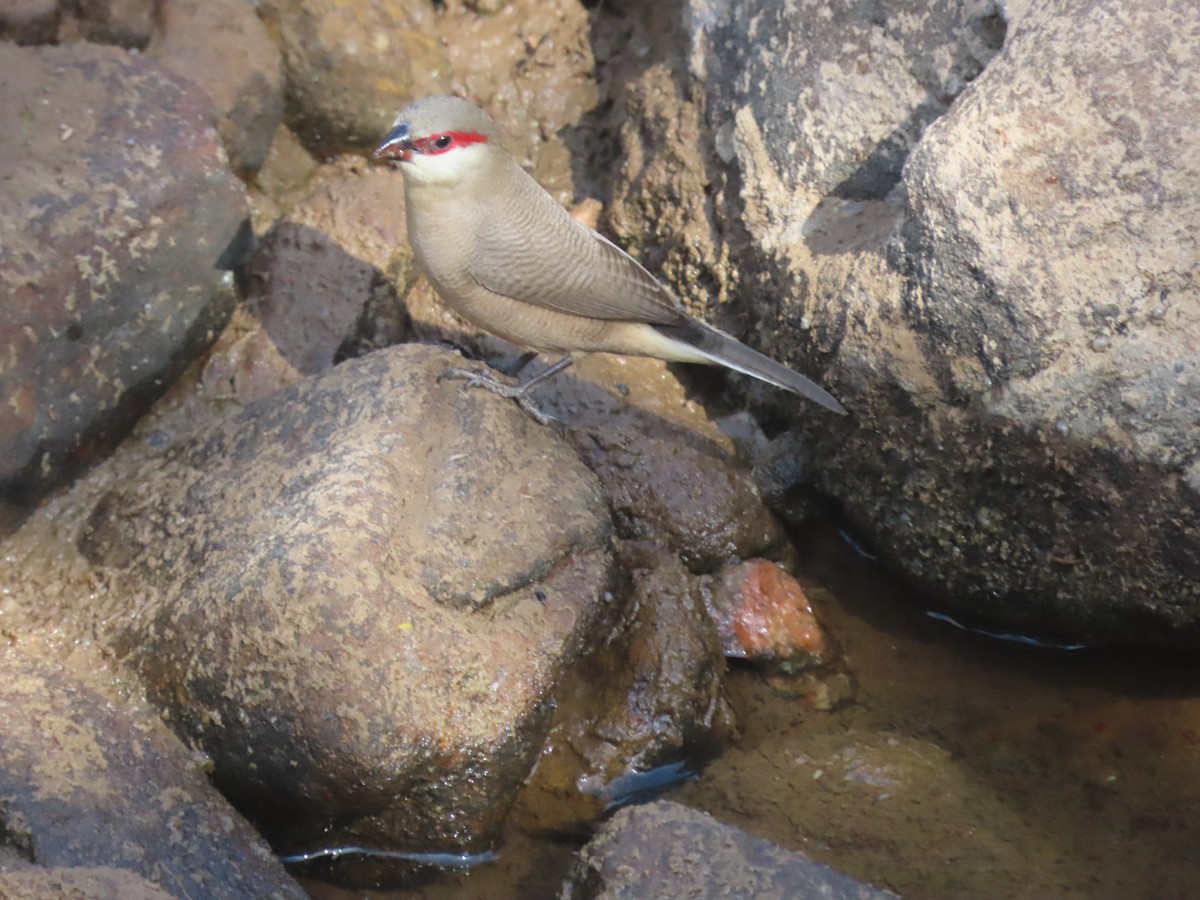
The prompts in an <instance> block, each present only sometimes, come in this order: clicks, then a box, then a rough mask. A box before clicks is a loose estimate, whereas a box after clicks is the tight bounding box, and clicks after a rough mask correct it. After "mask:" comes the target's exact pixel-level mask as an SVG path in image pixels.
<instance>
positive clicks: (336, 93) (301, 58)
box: [257, 0, 449, 152]
mask: <svg viewBox="0 0 1200 900" xmlns="http://www.w3.org/2000/svg"><path fill="white" fill-rule="evenodd" d="M257 9H258V14H259V15H260V16H261V17H262V18H263V21H264V22H265V23H266V25H267V28H268V29H269V30H270V31H271V33H272V34H273V36H274V37H275V40H276V41H277V43H278V44H279V46H280V48H281V49H282V51H283V64H284V74H285V78H286V84H287V103H286V112H285V115H286V117H287V122H288V126H289V127H290V128H291V129H292V130H293V131H295V132H296V134H298V135H299V136H300V138H301V139H302V140H303V141H304V143H305V144H306V145H307V146H308V147H310V148H313V149H314V150H316V151H318V152H330V151H336V150H341V149H348V148H358V149H363V148H367V147H373V146H375V145H376V144H377V143H378V142H379V140H380V138H381V137H382V136H383V135H384V134H385V133H387V130H388V128H389V127H390V126H391V124H392V120H393V119H394V118H395V117H396V112H397V111H398V110H399V109H400V108H401V107H402V106H404V105H405V104H406V103H407V102H409V101H410V100H414V99H416V98H417V97H423V96H426V95H427V94H440V93H445V83H446V80H447V76H448V74H449V66H448V64H447V61H446V58H445V55H444V52H443V50H442V48H441V47H440V46H439V45H438V43H437V41H436V40H435V39H434V28H435V25H434V19H435V15H436V14H435V12H434V9H433V7H432V5H431V4H428V3H425V2H423V0H404V2H395V3H387V4H381V3H371V2H349V3H348V2H345V0H263V2H262V3H259V4H258V5H257ZM367 86H369V89H367Z"/></svg>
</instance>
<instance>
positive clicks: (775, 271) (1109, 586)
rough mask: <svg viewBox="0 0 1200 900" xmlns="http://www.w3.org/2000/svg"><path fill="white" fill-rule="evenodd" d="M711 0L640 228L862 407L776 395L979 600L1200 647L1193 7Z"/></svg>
mask: <svg viewBox="0 0 1200 900" xmlns="http://www.w3.org/2000/svg"><path fill="white" fill-rule="evenodd" d="M824 7H825V5H824V4H822V8H824ZM922 8H924V5H922ZM688 9H689V19H688V27H689V29H690V30H689V36H690V41H691V45H690V46H691V51H692V52H691V56H690V59H689V68H688V70H687V71H686V72H685V71H682V70H676V71H673V72H672V71H670V70H667V69H664V68H663V67H657V68H653V69H650V70H648V71H647V72H646V73H645V74H644V75H643V76H642V77H640V78H639V79H637V80H636V81H634V82H633V83H632V84H631V85H630V87H629V89H628V91H627V93H626V96H625V99H626V102H625V104H624V110H623V115H624V116H625V119H624V124H623V126H622V128H621V132H620V133H621V137H622V140H623V143H624V146H625V147H626V148H627V149H628V151H629V154H630V161H631V162H630V164H629V165H627V166H626V168H625V169H624V170H623V173H622V175H621V176H620V177H619V178H618V184H617V192H616V200H617V204H616V209H615V211H614V215H613V217H612V221H613V223H614V225H615V226H617V227H618V228H619V229H621V230H622V231H623V234H624V237H625V238H626V239H628V240H629V241H630V242H632V243H634V244H635V245H650V244H652V243H653V242H655V241H662V242H663V250H662V251H661V252H660V254H659V256H658V261H660V262H661V268H662V269H663V270H664V272H665V273H666V274H667V275H668V276H669V277H670V278H671V280H672V281H673V282H675V283H677V284H679V285H680V286H681V292H682V293H683V294H684V295H685V296H686V297H687V298H688V299H689V302H690V303H692V304H693V305H694V306H695V307H696V308H697V309H699V310H702V309H704V308H705V307H706V306H708V305H710V304H712V309H711V310H710V312H709V315H710V316H711V317H712V318H715V319H717V320H720V319H722V318H725V317H727V316H728V313H727V312H726V309H727V308H731V307H736V308H737V309H738V311H739V312H740V313H741V315H742V316H743V317H744V321H745V322H747V323H748V324H747V325H743V327H742V331H743V332H745V333H747V334H748V337H749V338H750V340H751V341H752V342H753V343H757V344H759V345H760V346H762V347H763V348H764V349H767V350H768V351H771V352H773V353H774V354H775V355H778V356H780V357H782V358H784V359H786V360H788V361H790V362H792V363H793V364H795V365H797V366H798V367H800V368H805V369H807V370H808V371H810V372H811V373H813V374H815V375H817V376H818V377H820V378H821V379H822V380H823V381H824V382H825V383H827V384H828V385H829V386H830V387H831V389H832V390H833V391H834V393H836V394H838V395H839V396H840V397H841V399H842V400H843V401H845V402H846V405H847V406H848V407H849V408H850V410H851V412H852V413H853V415H852V417H851V418H850V419H849V420H848V421H839V422H832V421H829V420H828V419H826V418H819V417H815V416H812V415H810V414H807V413H809V412H810V411H808V410H805V409H802V408H800V407H798V406H797V405H795V404H794V403H793V402H792V401H790V400H789V398H786V397H779V396H777V395H769V394H767V393H765V392H764V391H763V390H762V389H759V388H754V389H753V390H754V391H755V392H756V393H755V396H757V398H758V400H759V402H760V403H764V404H770V405H771V406H773V407H774V408H775V410H776V412H777V413H781V414H782V415H783V416H785V417H786V418H787V419H788V420H790V421H791V423H792V425H793V426H794V427H795V428H796V429H797V430H798V432H799V433H800V434H801V435H802V436H803V438H804V440H805V442H806V443H807V445H808V447H809V448H810V455H809V459H808V464H807V465H806V466H805V469H804V473H803V474H804V477H806V478H808V479H810V480H811V481H812V482H813V483H815V484H817V485H819V486H820V487H821V488H822V489H823V490H824V491H826V492H827V493H829V494H831V495H833V496H834V497H835V498H837V499H838V500H839V501H840V502H841V504H842V507H843V509H844V510H845V512H846V513H847V514H848V516H849V518H850V520H851V521H852V522H853V523H854V525H855V526H856V527H857V528H858V529H859V530H860V531H861V533H862V534H863V535H864V536H865V537H866V539H867V540H868V541H869V542H870V543H871V544H872V545H873V546H874V547H875V548H876V549H877V550H878V551H879V552H880V553H881V554H882V555H883V556H885V557H886V558H887V559H888V560H889V562H891V563H892V564H893V565H894V566H895V567H896V568H897V569H898V570H899V571H901V572H903V573H904V574H905V575H906V576H908V577H909V578H911V579H912V580H913V581H914V582H915V583H916V584H918V585H919V586H920V587H921V589H922V591H923V593H924V594H925V595H926V596H927V597H929V598H930V599H931V600H932V601H933V602H934V603H935V604H937V605H941V606H943V607H945V608H947V609H948V610H950V611H953V612H954V613H955V615H957V616H959V617H961V618H963V619H964V620H966V621H968V622H972V623H983V622H991V623H1000V622H1002V623H1005V624H1006V626H1007V627H1008V628H1010V629H1025V630H1029V631H1032V632H1041V633H1059V634H1069V635H1072V636H1073V637H1075V638H1076V639H1084V640H1093V641H1112V640H1124V641H1128V640H1132V641H1152V642H1171V643H1187V644H1194V643H1195V642H1196V641H1197V640H1198V639H1200V587H1197V585H1200V577H1198V575H1200V524H1198V523H1200V516H1198V515H1197V513H1198V512H1200V474H1198V473H1200V468H1198V466H1197V463H1196V460H1197V459H1198V458H1200V435H1198V433H1197V429H1196V425H1195V410H1196V409H1197V408H1198V406H1200V387H1198V385H1200V375H1198V366H1200V364H1198V363H1197V362H1196V357H1195V354H1194V353H1193V352H1191V348H1192V347H1193V346H1194V345H1195V343H1196V341H1197V339H1198V338H1200V316H1198V315H1197V313H1196V309H1197V292H1198V290H1200V288H1198V286H1197V281H1196V275H1195V271H1194V269H1195V253H1194V242H1193V241H1192V238H1191V232H1192V231H1194V230H1195V227H1196V225H1197V222H1198V221H1200V204H1198V203H1197V201H1196V197H1197V196H1200V190H1197V187H1198V186H1200V165H1198V162H1197V156H1196V154H1194V153H1189V152H1187V149H1186V148H1190V147H1192V146H1194V145H1196V143H1197V142H1198V140H1200V134H1198V133H1197V123H1198V122H1200V107H1198V106H1197V103H1198V101H1197V99H1196V98H1197V97H1198V96H1200V92H1198V91H1197V90H1196V88H1197V82H1198V80H1200V78H1198V74H1200V51H1197V50H1196V47H1200V42H1198V41H1196V40H1194V38H1195V37H1196V25H1195V23H1194V21H1193V18H1192V17H1191V15H1190V7H1189V5H1188V4H1186V3H1183V2H1173V3H1165V4H1159V5H1156V6H1155V7H1154V8H1153V9H1152V8H1150V7H1146V6H1144V5H1137V4H1133V3H1130V2H1119V0H1108V2H1084V0H1078V2H1066V0H1063V2H1049V3H1044V4H1039V5H1033V6H1030V7H1029V8H1028V9H1027V10H1024V9H1022V10H1021V13H1022V14H1021V17H1020V19H1019V22H1018V23H1017V24H1015V25H1012V27H1011V29H1009V30H1007V31H1006V29H1005V27H1004V25H1005V23H1004V22H1003V20H1001V19H1000V18H998V16H997V10H996V9H994V8H991V7H990V6H986V5H980V6H978V7H963V8H962V9H961V10H960V11H959V12H957V13H955V14H954V15H947V16H943V17H940V18H939V17H936V16H925V15H915V14H910V13H914V11H913V10H908V11H907V12H905V10H904V9H900V10H897V11H893V10H892V8H891V6H889V7H888V8H887V9H886V10H884V9H880V8H876V7H874V6H869V5H863V4H844V5H840V6H838V7H836V8H834V9H833V10H827V11H826V12H823V13H822V14H821V15H817V13H816V11H815V6H814V5H811V4H810V5H807V6H806V5H803V4H799V5H797V4H791V5H787V6H785V5H783V4H777V3H771V2H765V0H764V2H762V3H755V4H751V5H750V7H749V8H741V7H739V11H738V13H737V14H736V15H734V14H733V12H732V7H728V6H726V5H724V4H710V3H702V2H699V0H697V2H694V3H692V4H690V5H689V8H688ZM1010 24H1011V23H1010ZM808 32H812V33H813V34H814V35H816V34H823V35H826V36H829V35H834V36H837V35H840V36H841V38H840V39H839V40H836V41H832V42H816V41H807V42H804V46H803V48H800V47H799V45H798V44H797V43H796V40H797V39H796V38H795V37H794V35H803V34H806V33H808ZM1002 35H1003V36H1005V38H1006V41H1005V44H1004V49H1003V51H1002V52H1000V53H999V55H996V56H995V57H994V58H992V54H993V53H994V51H995V47H996V45H997V44H998V43H999V38H1000V37H1001V36H1002ZM752 38H753V40H752ZM789 42H790V43H789ZM848 46H849V47H852V48H855V50H854V52H853V53H851V54H849V55H847V54H846V53H845V48H846V47H848ZM989 59H990V61H989ZM1114 60H1120V63H1119V65H1118V64H1117V63H1115V62H1114ZM984 66H986V68H982V67H984ZM981 68H982V74H978V73H979V72H980V70H981ZM738 72H741V73H742V74H741V75H739V76H737V77H732V76H731V77H725V76H726V75H731V73H738ZM976 74H978V77H977V78H975V79H974V80H973V81H971V80H970V79H971V78H972V77H973V76H975V75H976ZM768 75H769V77H768ZM814 78H815V79H816V80H818V81H819V82H820V83H821V84H822V85H824V88H823V90H821V91H819V92H818V91H808V90H806V89H800V88H798V89H797V91H792V92H786V91H785V92H777V91H775V90H774V89H773V88H772V87H771V86H777V85H779V84H793V83H794V84H796V85H799V86H802V85H803V84H805V83H807V81H808V80H811V79H814ZM968 82H969V83H968ZM897 92H898V94H899V96H900V97H901V98H902V99H903V102H902V103H901V104H899V105H896V104H895V103H894V102H893V100H892V97H893V96H894V95H896V94H897ZM689 95H690V96H694V98H695V99H694V100H692V99H689ZM846 98H858V99H862V98H867V99H869V100H871V102H870V103H867V104H866V105H863V104H862V103H859V102H858V101H857V99H856V102H854V103H849V102H844V101H846ZM889 103H890V104H892V107H894V108H892V109H891V111H890V112H888V109H889V107H888V104H889ZM852 112H855V113H856V115H854V116H851V113H852ZM939 115H940V118H937V116H939ZM847 117H849V118H847ZM910 151H911V153H910ZM906 154H907V159H906ZM901 164H903V168H901ZM901 175H902V177H901ZM655 197H659V198H661V197H666V198H668V200H666V201H662V200H654V199H653V198H655ZM674 197H678V198H679V199H677V200H671V199H670V198H674ZM655 203H657V204H658V206H655V205H654V204H655ZM647 223H652V224H649V225H648V224H647ZM649 228H653V229H654V231H649V230H648V229H649ZM726 304H728V306H727V305H726ZM822 372H824V374H823V375H822V374H821V373H822Z"/></svg>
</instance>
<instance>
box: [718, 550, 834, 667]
mask: <svg viewBox="0 0 1200 900" xmlns="http://www.w3.org/2000/svg"><path fill="white" fill-rule="evenodd" d="M706 599H707V601H708V609H709V613H710V615H712V617H713V620H714V621H715V622H716V626H717V634H718V635H719V636H720V638H721V646H722V649H723V650H724V653H725V655H726V656H732V657H737V658H739V659H750V660H754V661H757V662H766V663H769V664H770V665H772V666H774V667H776V668H778V669H780V670H782V671H784V672H796V671H800V670H803V669H810V668H814V667H816V666H820V665H822V664H824V663H827V662H829V649H828V647H827V646H826V641H825V634H824V632H823V630H822V628H821V625H820V623H819V622H817V619H816V616H814V615H813V610H812V606H811V604H809V602H808V598H807V597H805V596H804V589H803V588H802V587H801V586H800V583H799V582H798V581H796V579H795V578H793V577H792V576H791V575H789V574H788V573H787V572H786V571H785V570H783V569H782V568H780V567H779V566H778V565H777V564H776V563H773V562H771V561H770V560H766V559H752V560H747V561H746V562H744V563H737V564H735V565H731V566H727V567H726V568H724V569H723V570H722V571H721V572H720V573H719V574H718V575H717V577H716V578H715V579H714V581H713V584H712V589H711V590H710V591H708V592H706Z"/></svg>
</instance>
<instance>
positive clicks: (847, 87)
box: [686, 0, 1004, 218]
mask: <svg viewBox="0 0 1200 900" xmlns="http://www.w3.org/2000/svg"><path fill="white" fill-rule="evenodd" d="M686 16H687V22H688V26H689V38H690V40H691V55H690V58H689V67H690V70H691V74H692V76H693V77H694V78H695V79H696V80H697V81H701V82H703V83H704V85H705V88H706V93H707V114H708V120H709V124H710V126H711V127H712V128H713V130H714V133H715V135H716V150H717V153H718V154H719V155H720V156H721V157H722V159H723V160H724V161H725V162H727V163H728V162H733V161H735V160H737V158H738V157H739V156H740V155H741V154H743V153H744V152H745V148H743V147H739V146H738V143H739V141H740V140H741V138H740V137H739V136H738V135H737V133H736V132H737V130H738V127H739V126H738V125H737V123H736V121H735V120H736V119H737V118H738V117H743V118H746V119H752V120H753V121H754V122H755V123H757V126H758V127H759V128H760V129H761V132H762V142H763V145H764V147H765V148H766V153H767V156H768V157H769V160H770V164H771V165H772V166H773V167H774V168H775V169H776V170H777V171H778V172H779V173H780V176H781V179H782V181H783V185H782V187H783V189H784V190H785V191H788V192H797V193H798V194H800V195H801V197H803V196H804V195H809V197H811V196H812V195H813V194H814V193H815V194H817V195H818V196H822V197H828V196H834V197H843V198H846V199H852V200H854V199H857V200H863V199H878V198H882V197H884V196H886V195H887V193H888V192H889V191H890V190H891V189H892V187H893V186H894V185H895V184H896V182H897V181H899V179H900V167H901V166H902V165H903V163H904V160H905V158H906V157H907V156H908V152H909V150H910V149H911V147H912V146H913V145H914V144H915V143H916V142H917V140H919V139H920V136H921V133H922V131H923V130H924V129H925V127H926V126H928V125H929V123H930V122H932V121H933V120H934V119H936V118H937V117H938V116H940V115H941V114H942V113H944V112H945V110H946V108H947V107H948V106H949V104H950V103H951V102H952V101H953V100H954V98H955V97H957V96H958V94H960V93H961V92H962V90H963V88H964V87H965V85H966V84H968V83H969V82H971V81H972V80H973V79H974V78H975V77H976V76H978V74H979V73H980V72H981V71H982V70H983V67H984V66H985V65H986V64H987V63H988V61H989V60H990V59H991V58H992V57H993V56H994V55H995V53H996V51H997V50H998V49H999V48H1000V45H1001V43H1002V41H1003V37H1004V25H1003V21H1002V20H1000V19H999V17H998V16H997V14H996V10H995V6H994V4H991V3H987V2H973V3H961V2H958V0H934V2H929V0H900V2H887V3H883V2H878V0H875V2H867V3H842V4H834V5H832V7H831V5H830V4H829V3H826V2H822V0H799V2H793V3H786V4H785V3H780V2H778V0H752V2H749V3H743V2H731V0H691V2H689V3H688V4H687V10H686ZM745 164H746V161H738V165H745ZM801 202H803V201H801ZM779 215H780V216H781V218H782V217H786V216H787V211H786V210H780V211H779Z"/></svg>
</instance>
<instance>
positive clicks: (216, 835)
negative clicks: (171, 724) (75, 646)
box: [0, 641, 305, 900]
mask: <svg viewBox="0 0 1200 900" xmlns="http://www.w3.org/2000/svg"><path fill="white" fill-rule="evenodd" d="M0 672H2V677H0V731H2V732H3V734H4V741H3V742H2V743H0V795H3V797H4V804H3V809H2V810H0V829H2V830H3V833H4V836H5V839H6V842H7V843H11V844H13V845H15V847H16V848H17V850H18V852H20V853H21V854H22V856H23V857H24V858H25V859H26V860H28V861H29V862H32V863H37V864H38V865H39V866H48V867H85V868H93V867H114V868H115V869H124V870H128V871H129V872H130V873H132V874H135V875H140V876H141V877H142V878H144V879H146V880H147V881H148V882H150V884H153V885H156V886H158V887H159V888H161V889H162V890H164V891H166V892H167V893H168V894H169V895H173V896H201V895H203V896H207V897H213V896H221V897H230V898H235V897H242V898H247V900H249V898H255V897H279V898H295V900H300V898H302V897H304V896H305V895H304V892H303V891H302V890H301V889H300V887H299V886H298V885H297V884H296V883H295V882H293V881H292V879H291V878H290V877H289V876H288V875H287V873H286V872H285V871H284V869H283V866H282V865H280V864H279V862H277V861H276V859H275V857H274V855H273V854H272V853H271V850H270V848H268V847H267V846H266V844H265V843H264V842H263V841H262V839H261V838H260V837H259V836H258V835H257V834H256V833H255V832H254V830H253V829H252V828H251V827H250V825H249V824H248V823H247V822H246V821H245V820H244V819H243V818H242V817H241V816H239V815H238V814H237V813H235V812H234V811H233V810H232V809H231V808H230V807H229V805H228V803H227V802H226V801H225V800H224V798H222V797H221V796H220V795H219V794H218V793H217V792H216V791H215V790H213V788H212V787H211V785H209V783H208V780H207V779H206V778H205V776H204V773H203V771H202V770H201V761H200V760H199V759H198V758H197V757H196V756H195V755H194V754H192V753H190V752H189V751H188V750H187V749H186V748H184V746H183V745H182V744H180V742H179V741H178V740H176V738H175V737H174V736H173V735H172V734H171V733H170V732H169V731H168V730H167V729H166V728H165V727H164V726H163V724H162V722H161V721H160V720H159V718H158V716H157V715H156V714H155V713H154V712H153V711H151V710H146V709H142V710H141V711H134V710H132V709H125V708H123V707H121V706H120V705H118V704H116V703H114V702H113V701H112V699H111V698H109V697H106V696H104V695H103V694H101V693H100V692H99V691H97V690H96V689H95V688H93V687H91V686H89V685H87V684H85V683H84V682H83V681H82V680H80V678H79V677H78V676H77V675H75V674H73V673H72V672H71V670H70V669H68V668H65V667H64V666H62V665H60V664H57V663H53V662H50V661H48V660H46V659H45V658H42V657H40V656H39V655H38V653H37V648H35V647H27V648H21V647H18V646H13V645H10V644H9V642H8V641H5V643H4V646H3V647H0ZM31 871H36V870H25V871H24V873H17V874H9V875H5V876H0V895H3V896H21V897H26V896H38V893H37V891H39V890H42V889H43V888H46V886H47V885H50V884H53V879H54V876H53V874H52V873H47V872H46V871H45V870H43V871H42V872H41V873H40V874H39V875H38V877H36V878H35V877H34V876H33V875H32V874H30V873H31ZM76 871H78V870H76ZM59 877H60V878H61V877H62V876H59ZM4 879H10V880H8V881H5V880H4ZM64 880H65V882H66V884H65V885H64V893H63V894H56V895H54V896H68V897H73V896H81V897H84V896H96V895H95V894H88V893H86V890H87V889H88V888H87V884H88V879H80V880H78V881H75V887H74V888H71V887H70V882H71V881H72V879H71V878H66V879H64ZM91 880H92V882H93V884H94V885H102V884H104V883H109V884H114V885H115V884H120V883H121V880H120V879H119V876H118V875H117V873H116V872H115V871H113V869H110V870H109V871H108V873H107V874H105V873H103V872H102V871H101V872H93V876H92V879H91ZM124 883H126V884H127V885H129V886H130V887H131V893H130V894H129V896H138V894H137V893H136V892H135V891H136V890H137V889H139V888H138V880H137V879H132V880H131V879H125V882H124ZM22 884H26V885H27V886H28V887H29V888H30V889H31V890H32V891H33V893H32V894H26V893H15V894H8V893H7V891H8V890H10V889H11V890H14V891H16V889H17V887H18V886H20V885H22ZM39 885H41V886H42V887H39ZM72 890H74V891H76V892H75V893H72V892H71V891H72ZM140 890H141V891H142V894H141V896H147V897H149V896H156V892H152V891H150V890H149V885H146V884H145V883H144V882H142V883H141V887H140ZM45 895H46V896H48V894H45ZM108 896H112V895H108ZM122 896H125V894H122Z"/></svg>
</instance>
